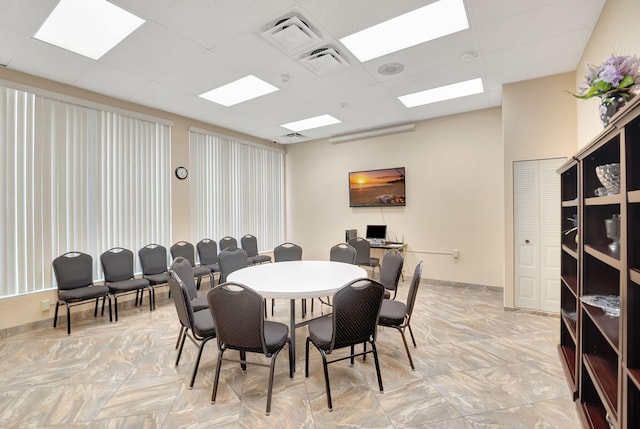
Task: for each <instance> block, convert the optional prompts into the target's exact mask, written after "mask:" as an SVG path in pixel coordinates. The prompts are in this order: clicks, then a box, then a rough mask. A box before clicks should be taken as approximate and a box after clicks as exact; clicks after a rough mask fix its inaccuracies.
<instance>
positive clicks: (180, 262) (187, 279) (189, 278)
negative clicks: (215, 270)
mask: <svg viewBox="0 0 640 429" xmlns="http://www.w3.org/2000/svg"><path fill="white" fill-rule="evenodd" d="M169 272H170V273H171V272H173V276H174V277H177V278H178V280H180V281H181V282H182V284H183V285H184V286H185V288H186V290H187V294H188V296H189V301H192V300H194V299H195V298H196V297H197V296H198V288H197V287H196V281H195V279H194V276H193V267H192V266H191V263H190V262H189V261H188V260H187V259H186V258H183V257H182V256H178V257H177V258H175V259H174V260H173V263H172V264H171V269H170V270H169ZM170 279H171V276H169V280H170ZM171 293H173V291H171Z"/></svg>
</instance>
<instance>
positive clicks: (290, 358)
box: [287, 340, 295, 378]
mask: <svg viewBox="0 0 640 429" xmlns="http://www.w3.org/2000/svg"><path fill="white" fill-rule="evenodd" d="M287 343H288V344H289V378H293V366H294V365H295V358H294V356H293V349H292V348H291V340H287Z"/></svg>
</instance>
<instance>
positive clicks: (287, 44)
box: [260, 15, 322, 55]
mask: <svg viewBox="0 0 640 429" xmlns="http://www.w3.org/2000/svg"><path fill="white" fill-rule="evenodd" d="M260 35H261V36H262V37H263V38H264V39H266V40H267V41H268V42H269V43H271V44H273V45H275V46H276V47H277V48H279V49H280V50H282V51H283V52H284V53H286V54H287V55H291V54H293V53H295V52H299V51H302V50H304V49H309V48H310V47H312V46H313V45H317V44H318V43H319V42H321V41H322V39H321V38H320V36H319V35H318V34H317V33H316V32H315V31H314V30H312V29H311V27H310V26H309V25H308V24H307V23H306V21H305V20H304V19H303V18H300V17H298V16H296V15H292V16H290V17H285V18H282V19H279V20H278V21H276V23H275V24H273V25H272V26H271V27H270V28H269V29H267V30H266V31H263V32H262V33H261V34H260Z"/></svg>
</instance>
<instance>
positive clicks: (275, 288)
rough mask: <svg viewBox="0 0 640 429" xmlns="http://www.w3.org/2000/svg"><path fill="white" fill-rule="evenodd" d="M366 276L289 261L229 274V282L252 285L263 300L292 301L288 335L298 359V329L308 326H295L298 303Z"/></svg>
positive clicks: (351, 269)
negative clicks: (299, 300)
mask: <svg viewBox="0 0 640 429" xmlns="http://www.w3.org/2000/svg"><path fill="white" fill-rule="evenodd" d="M366 277H367V272H366V271H365V270H364V269H363V268H360V267H358V266H356V265H351V264H345V263H342V262H330V261H288V262H274V263H272V264H260V265H252V266H250V267H247V268H242V269H240V270H237V271H234V272H232V273H231V274H229V275H228V276H227V280H228V281H232V282H237V283H242V284H244V285H246V286H249V287H250V288H252V289H254V290H256V291H257V292H259V293H260V294H261V295H262V297H263V298H275V299H289V300H291V301H290V320H289V327H290V328H289V333H290V335H291V350H292V352H293V356H294V359H295V355H296V354H295V353H296V328H297V327H300V326H304V325H307V324H308V323H309V321H308V320H307V321H305V322H301V323H299V324H296V306H295V300H296V299H304V298H320V297H324V296H330V295H333V293H334V292H335V291H336V290H337V289H339V288H340V287H342V286H344V285H346V284H347V283H349V282H351V281H353V280H356V279H360V278H366ZM294 368H295V367H294Z"/></svg>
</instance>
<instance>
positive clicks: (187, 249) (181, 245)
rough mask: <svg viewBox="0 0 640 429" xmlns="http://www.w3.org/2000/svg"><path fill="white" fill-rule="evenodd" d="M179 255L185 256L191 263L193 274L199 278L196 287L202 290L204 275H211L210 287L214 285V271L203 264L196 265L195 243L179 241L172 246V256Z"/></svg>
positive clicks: (173, 257)
mask: <svg viewBox="0 0 640 429" xmlns="http://www.w3.org/2000/svg"><path fill="white" fill-rule="evenodd" d="M178 256H181V257H183V258H185V259H186V260H188V261H189V262H190V263H191V267H192V268H193V276H194V277H195V278H196V279H198V282H197V283H196V289H198V290H200V283H201V282H202V278H203V277H204V276H209V287H213V273H212V272H211V269H210V268H209V267H206V266H203V265H200V266H196V257H195V249H194V248H193V244H191V243H189V242H188V241H178V242H177V243H175V244H174V245H173V246H171V258H172V259H175V258H177V257H178Z"/></svg>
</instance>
